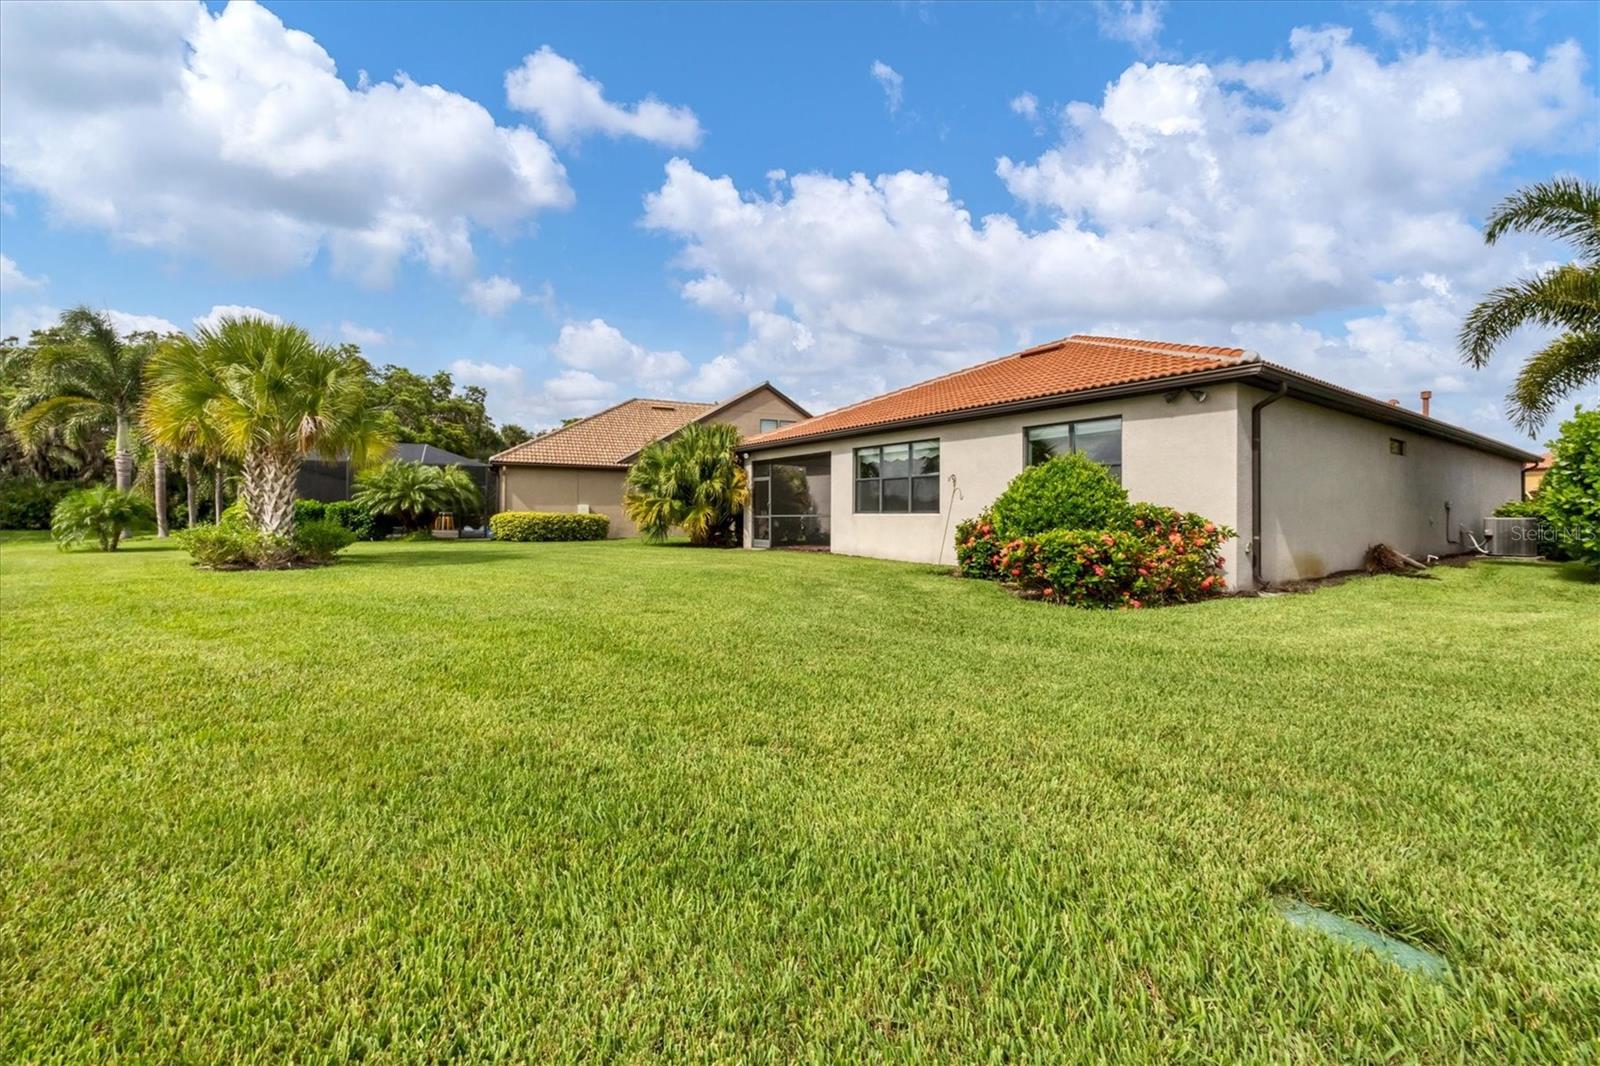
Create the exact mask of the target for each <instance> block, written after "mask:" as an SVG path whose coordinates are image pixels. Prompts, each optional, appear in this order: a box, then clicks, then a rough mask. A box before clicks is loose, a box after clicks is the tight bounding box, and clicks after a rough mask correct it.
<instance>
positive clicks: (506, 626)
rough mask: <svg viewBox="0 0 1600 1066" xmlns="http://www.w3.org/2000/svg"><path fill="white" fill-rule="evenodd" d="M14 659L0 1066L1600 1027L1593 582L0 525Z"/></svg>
mask: <svg viewBox="0 0 1600 1066" xmlns="http://www.w3.org/2000/svg"><path fill="white" fill-rule="evenodd" d="M0 646H3V661H0V667H3V671H4V684H3V691H0V801H3V802H0V876H3V881H0V1060H5V1061H43V1060H52V1059H60V1060H97V1061H104V1060H107V1059H112V1058H123V1059H141V1060H147V1061H152V1062H170V1061H196V1062H211V1061H218V1060H255V1061H281V1060H285V1059H291V1058H292V1059H297V1060H330V1061H332V1060H337V1061H346V1060H349V1059H353V1058H357V1057H366V1058H369V1059H373V1060H380V1061H408V1062H409V1061H418V1060H437V1059H445V1058H452V1059H466V1060H472V1061H478V1060H497V1059H498V1060H507V1061H539V1060H546V1059H552V1058H577V1057H620V1058H627V1059H644V1058H655V1057H667V1058H673V1059H684V1058H688V1059H717V1060H726V1059H730V1058H733V1059H742V1060H756V1061H775V1062H776V1061H792V1060H795V1059H804V1060H817V1061H839V1060H855V1059H862V1058H867V1059H913V1058H931V1059H945V1060H963V1061H972V1060H979V1059H1001V1058H1025V1057H1031V1058H1034V1059H1038V1060H1046V1061H1049V1060H1057V1061H1059V1060H1061V1059H1068V1060H1085V1059H1093V1060H1101V1059H1105V1060H1135V1061H1137V1060H1168V1061H1170V1060H1174V1059H1176V1060H1206V1061H1237V1060H1271V1061H1276V1062H1281V1061H1318V1060H1332V1061H1351V1060H1386V1059H1398V1060H1410V1059H1420V1060H1426V1061H1452V1062H1453V1061H1458V1060H1478V1061H1507V1060H1528V1061H1535V1060H1538V1061H1571V1060H1573V1059H1576V1058H1582V1057H1584V1056H1586V1055H1593V1054H1595V1052H1596V1049H1597V1047H1600V1044H1597V1041H1600V951H1597V948H1596V945H1597V944H1600V907H1597V905H1596V901H1597V900H1600V839H1597V830H1596V825H1597V816H1600V666H1597V664H1600V586H1597V585H1594V584H1592V583H1586V582H1584V581H1582V580H1581V579H1580V576H1579V575H1578V574H1577V572H1576V571H1574V570H1571V569H1562V568H1559V567H1554V566H1548V565H1539V564H1527V563H1494V562H1480V563H1477V564H1475V565H1473V566H1471V567H1469V568H1463V569H1443V570H1439V571H1436V576H1435V577H1434V578H1433V579H1431V580H1417V579H1404V578H1373V579H1362V580H1356V581H1351V582H1348V583H1346V584H1344V585H1340V586H1336V587H1329V588H1324V589H1321V590H1319V591H1317V592H1314V593H1310V594H1305V595H1296V596H1282V597H1275V598H1263V599H1237V600H1228V601H1214V602H1211V603H1207V604H1201V605H1197V606H1192V607H1183V608H1171V609H1166V610H1160V611H1148V612H1123V613H1095V612H1086V611H1077V610H1072V609H1067V608H1058V607H1050V606H1046V605H1042V604H1036V603H1027V602H1021V601H1018V600H1015V599H1013V598H1011V597H1009V596H1007V595H1006V594H1004V593H1003V592H1002V591H1001V590H999V589H998V588H996V587H994V586H991V585H986V584H981V583H975V582H968V581H961V580H957V579H954V578H951V577H949V576H947V575H945V574H943V573H941V572H939V571H937V570H935V569H932V568H929V567H918V566H907V565H900V564H893V563H884V562H876V561H870V560H860V559H847V558H841V557H831V556H827V555H813V554H791V553H756V552H712V551H696V550H692V549H688V548H671V547H669V548H651V547H647V546H643V545H640V544H635V543H618V542H612V543H601V544H553V545H538V544H489V543H441V544H437V545H429V544H390V545H359V546H357V547H356V548H355V549H353V550H352V551H351V552H350V553H349V557H348V559H347V561H345V562H343V563H341V564H340V565H338V566H335V567H331V568H328V569H323V570H308V571H295V572H287V573H276V574H257V573H232V574H212V573H202V572H198V571H195V570H193V569H191V568H190V567H189V565H188V562H187V559H186V557H185V556H184V555H183V554H182V553H181V552H179V551H176V550H174V549H172V548H170V547H167V546H162V545H157V544H156V543H155V542H153V541H150V540H141V541H137V542H134V543H133V544H131V545H130V546H129V547H128V548H127V549H125V550H124V551H121V552H118V553H116V554H112V555H101V554H95V553H87V552H76V553H72V554H61V553H58V552H56V551H55V550H53V549H52V548H51V547H50V546H49V545H48V544H46V543H44V542H42V541H40V540H38V539H37V538H33V539H28V538H11V539H9V540H6V541H4V542H3V543H0ZM1279 894H1287V895H1293V896H1297V897H1300V898H1303V899H1307V900H1310V901H1312V902H1314V903H1318V904H1321V905H1324V906H1326V907H1329V908H1331V909H1334V910H1336V911H1338V912H1339V913H1341V914H1344V915H1346V916H1349V917H1352V918H1356V919H1358V920H1360V921H1362V922H1364V923H1366V924H1368V925H1371V926H1373V927H1375V928H1379V929H1382V930H1385V931H1388V932H1390V933H1392V934H1395V935H1398V936H1402V937H1404V938H1405V939H1407V940H1409V941H1411V942H1412V943H1415V944H1418V945H1421V946H1424V947H1428V948H1431V949H1433V950H1436V951H1438V952H1440V953H1441V954H1442V955H1444V956H1445V958H1446V959H1447V960H1448V961H1449V964H1450V966H1451V967H1452V972H1451V975H1450V976H1449V977H1448V978H1447V979H1445V980H1443V981H1439V982H1436V981H1431V980H1428V979H1426V978H1423V977H1419V976H1415V975H1412V974H1410V973H1408V972H1406V971H1403V970H1401V969H1398V968H1396V967H1394V966H1393V965H1391V964H1389V963H1387V962H1385V961H1383V960H1382V959H1379V958H1377V957H1376V956H1374V955H1371V954H1361V953H1357V952H1354V951H1351V950H1349V949H1347V948H1345V947H1342V946H1340V945H1339V944H1337V943H1334V942H1332V941H1329V940H1326V939H1323V938H1322V937H1320V936H1318V935H1317V934H1315V933H1311V932H1307V931H1304V930H1300V929H1296V928H1293V927H1291V926H1289V925H1287V924H1286V923H1285V922H1284V921H1283V920H1282V919H1281V917H1280V916H1279V915H1278V913H1277V912H1276V910H1275V909H1274V907H1273V904H1272V899H1273V897H1274V896H1275V895H1279Z"/></svg>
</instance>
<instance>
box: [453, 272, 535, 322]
mask: <svg viewBox="0 0 1600 1066" xmlns="http://www.w3.org/2000/svg"><path fill="white" fill-rule="evenodd" d="M461 299H462V301H463V302H465V303H467V304H469V305H471V306H472V307H474V308H476V309H477V310H478V312H479V313H480V314H485V315H490V316H494V315H503V314H505V313H506V311H508V310H509V309H510V308H511V305H512V304H514V303H516V302H517V301H518V300H520V299H522V286H520V285H518V284H517V283H516V282H514V281H512V280H511V279H510V278H503V277H501V276H500V275H499V274H496V275H494V276H493V277H489V278H476V279H474V280H473V281H470V282H468V283H467V287H466V290H465V291H464V292H463V293H462V294H461Z"/></svg>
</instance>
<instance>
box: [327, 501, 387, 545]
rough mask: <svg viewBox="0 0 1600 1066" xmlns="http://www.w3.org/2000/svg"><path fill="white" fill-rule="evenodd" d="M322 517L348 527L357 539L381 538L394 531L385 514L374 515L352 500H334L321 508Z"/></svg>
mask: <svg viewBox="0 0 1600 1066" xmlns="http://www.w3.org/2000/svg"><path fill="white" fill-rule="evenodd" d="M322 514H323V518H325V519H326V520H327V521H329V522H333V523H336V524H338V525H341V526H343V527H344V528H346V529H348V530H349V531H350V532H352V533H354V534H355V535H356V539H357V540H383V539H384V538H386V537H388V535H389V534H390V533H392V532H394V523H393V522H391V521H390V520H389V518H388V517H387V516H380V515H374V514H373V513H372V512H371V511H369V510H367V509H366V508H365V507H363V506H361V505H360V504H359V503H356V502H355V501H354V500H335V501H334V502H333V503H330V504H328V505H327V506H326V507H324V508H323V512H322Z"/></svg>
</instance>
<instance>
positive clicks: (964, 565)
mask: <svg viewBox="0 0 1600 1066" xmlns="http://www.w3.org/2000/svg"><path fill="white" fill-rule="evenodd" d="M956 566H957V568H959V569H960V571H961V576H962V577H975V578H979V579H980V580H983V581H994V580H996V579H997V578H999V576H1000V535H999V534H998V533H996V532H995V528H994V515H993V514H991V513H990V512H989V511H988V510H987V509H985V510H983V511H980V512H978V515H977V517H976V518H969V519H967V520H966V521H964V522H957V523H956Z"/></svg>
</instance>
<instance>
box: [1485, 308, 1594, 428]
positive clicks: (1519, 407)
mask: <svg viewBox="0 0 1600 1066" xmlns="http://www.w3.org/2000/svg"><path fill="white" fill-rule="evenodd" d="M1593 381H1600V330H1591V331H1586V332H1581V333H1568V334H1565V335H1563V336H1561V337H1557V338H1556V339H1555V340H1553V341H1551V342H1550V343H1549V344H1547V345H1545V346H1544V347H1543V348H1541V349H1540V350H1539V351H1537V352H1535V353H1534V354H1533V355H1532V356H1531V357H1530V358H1529V359H1528V361H1527V363H1525V364H1524V365H1523V367H1522V371H1521V373H1519V374H1518V375H1517V380H1516V383H1515V384H1514V385H1513V386H1512V388H1511V393H1510V395H1509V396H1508V397H1507V398H1506V400H1507V414H1508V416H1509V417H1510V418H1511V420H1512V421H1513V422H1515V423H1516V424H1517V425H1518V426H1520V427H1521V428H1522V429H1524V430H1526V431H1527V432H1528V433H1533V432H1535V431H1537V430H1538V429H1539V427H1540V426H1542V425H1544V423H1545V421H1546V420H1547V419H1548V418H1549V417H1550V414H1551V412H1552V411H1554V410H1555V406H1556V404H1557V403H1558V402H1559V401H1560V400H1561V399H1563V398H1564V397H1566V396H1570V395H1571V394H1572V393H1573V392H1575V391H1577V390H1578V389H1581V388H1583V387H1584V386H1585V385H1587V384H1589V383H1590V382H1593Z"/></svg>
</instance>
